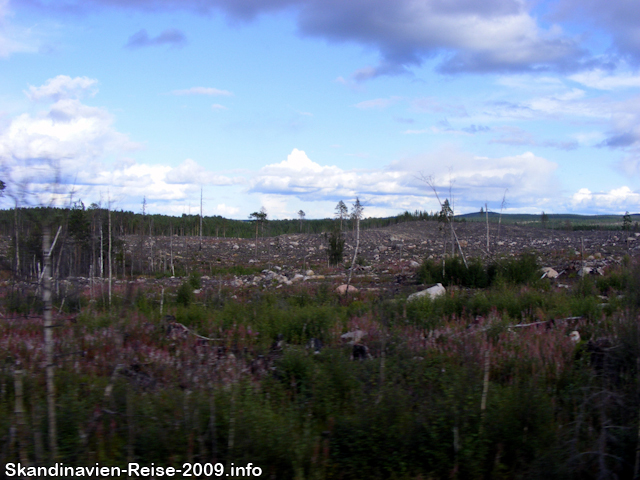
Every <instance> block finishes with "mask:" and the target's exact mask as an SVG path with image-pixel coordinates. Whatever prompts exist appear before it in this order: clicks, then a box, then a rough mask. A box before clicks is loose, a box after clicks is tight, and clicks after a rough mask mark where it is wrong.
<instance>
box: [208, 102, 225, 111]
mask: <svg viewBox="0 0 640 480" xmlns="http://www.w3.org/2000/svg"><path fill="white" fill-rule="evenodd" d="M211 109H212V110H227V107H225V106H224V105H220V104H219V103H214V104H213V105H211Z"/></svg>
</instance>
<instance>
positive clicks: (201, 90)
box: [171, 87, 233, 97]
mask: <svg viewBox="0 0 640 480" xmlns="http://www.w3.org/2000/svg"><path fill="white" fill-rule="evenodd" d="M171 93H172V94H173V95H213V96H225V97H230V96H232V95H233V93H231V92H230V91H228V90H220V89H218V88H211V87H191V88H187V89H186V90H174V91H173V92H171Z"/></svg>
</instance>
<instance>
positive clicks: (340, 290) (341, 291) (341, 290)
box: [336, 284, 358, 295]
mask: <svg viewBox="0 0 640 480" xmlns="http://www.w3.org/2000/svg"><path fill="white" fill-rule="evenodd" d="M336 293H339V294H340V295H344V294H345V293H347V285H346V284H344V285H340V286H339V287H338V288H336ZM349 293H358V289H357V288H356V287H354V286H353V285H349Z"/></svg>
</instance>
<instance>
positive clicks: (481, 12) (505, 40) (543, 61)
mask: <svg viewBox="0 0 640 480" xmlns="http://www.w3.org/2000/svg"><path fill="white" fill-rule="evenodd" d="M67 4H71V5H74V6H75V7H76V8H90V7H89V6H83V5H82V2H81V1H80V0H68V1H67ZM95 4H102V5H109V6H119V7H123V8H139V9H154V10H158V9H167V10H174V9H187V10H191V11H196V12H199V13H204V14H208V13H211V12H212V11H214V10H221V11H223V12H225V13H226V14H227V15H228V16H229V18H231V19H233V20H243V21H246V20H250V19H252V18H255V17H256V16H258V15H260V14H264V13H270V12H276V11H282V10H284V9H288V10H289V11H293V12H295V13H296V14H297V24H298V31H299V33H300V34H301V35H304V36H312V37H319V38H322V39H325V40H328V41H331V42H348V43H357V44H359V45H362V46H365V47H367V48H371V49H374V50H375V51H377V52H378V53H379V55H380V62H379V63H378V64H377V65H374V66H364V67H363V68H361V69H359V70H357V71H356V72H354V73H353V74H352V79H353V80H355V81H362V80H367V79H370V78H374V77H376V76H378V75H394V74H399V73H405V72H407V71H409V70H408V69H409V68H411V67H414V66H419V65H420V64H421V63H422V62H423V61H424V60H425V59H427V58H432V57H434V56H438V57H439V58H440V59H441V62H440V66H439V68H440V70H441V71H443V72H446V73H458V72H480V73H483V72H496V71H508V72H511V71H539V70H562V71H565V70H570V69H575V68H578V67H579V66H580V65H581V62H582V61H583V60H584V58H585V57H586V53H585V52H584V51H583V50H582V49H581V48H580V46H579V44H578V41H577V40H576V39H574V38H571V37H570V36H568V35H566V34H565V33H564V32H563V31H562V30H561V29H560V28H559V27H558V26H556V25H552V26H551V27H549V28H543V27H542V26H540V25H539V24H538V22H537V20H536V18H535V17H534V16H533V14H532V13H531V11H530V9H531V8H533V7H532V6H531V5H530V4H529V3H528V2H524V1H522V0H488V1H483V2H472V1H468V0H452V1H442V0H422V1H419V2H418V1H416V0H396V1H393V2H389V1H388V0H353V1H349V2H345V1H343V0H261V1H258V0H182V1H177V0H130V1H127V2H122V1H120V0H94V1H93V2H90V3H89V5H95ZM167 37H169V39H170V40H169V41H174V37H177V40H180V39H181V38H180V37H179V36H171V35H167ZM161 40H162V42H164V39H163V38H156V39H151V38H149V37H148V35H147V34H146V32H145V31H140V32H138V33H137V34H136V35H134V36H133V37H132V38H131V39H130V42H129V43H130V44H131V46H146V45H153V44H157V43H161Z"/></svg>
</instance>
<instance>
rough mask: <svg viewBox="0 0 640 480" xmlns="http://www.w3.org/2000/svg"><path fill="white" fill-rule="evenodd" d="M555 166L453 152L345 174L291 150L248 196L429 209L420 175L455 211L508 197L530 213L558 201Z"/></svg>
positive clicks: (528, 157)
mask: <svg viewBox="0 0 640 480" xmlns="http://www.w3.org/2000/svg"><path fill="white" fill-rule="evenodd" d="M556 168H557V165H556V164H555V163H553V162H550V161H549V160H546V159H545V158H542V157H538V156H536V155H534V154H533V153H530V152H526V153H523V154H521V155H515V156H510V157H502V158H488V157H477V156H476V157H474V156H472V155H469V154H467V153H463V152H459V151H458V150H456V149H454V148H448V149H443V150H440V151H437V152H433V153H431V154H427V155H421V156H417V157H412V158H408V159H403V160H401V161H397V162H392V163H391V164H389V165H387V166H386V167H384V168H379V169H367V170H355V169H351V170H346V169H342V168H339V167H337V166H323V165H320V164H318V163H316V162H314V161H312V160H311V159H309V158H308V157H307V155H306V154H305V152H303V151H301V150H297V149H294V150H293V152H292V153H291V154H290V155H289V156H288V158H287V160H286V161H283V162H280V163H278V164H273V165H267V166H266V167H263V168H262V169H261V170H260V171H259V172H258V173H257V174H256V176H255V177H254V178H253V179H252V180H251V187H250V189H249V191H250V192H251V193H260V194H263V195H281V196H284V197H289V198H291V197H295V198H297V199H299V200H302V201H309V202H311V201H320V200H329V201H333V200H334V199H335V200H336V201H337V200H340V199H345V200H346V199H352V198H355V197H356V196H360V197H361V198H362V199H366V200H367V201H368V203H369V205H370V206H377V207H381V208H392V209H410V210H413V209H416V208H419V209H423V208H426V209H434V208H436V202H435V200H434V199H433V196H432V194H431V192H430V189H429V187H428V186H427V185H426V184H424V182H422V181H421V180H420V179H419V178H417V177H418V176H419V172H424V173H425V174H428V175H433V178H434V182H435V185H436V186H437V188H438V190H439V192H440V193H441V194H442V195H445V194H446V192H448V188H449V180H450V179H451V181H452V186H453V189H454V193H455V195H456V198H457V199H458V203H457V205H458V206H459V207H460V208H461V209H462V210H461V211H464V209H466V208H471V209H474V210H475V209H477V205H478V204H479V203H478V202H481V203H484V201H485V200H491V199H496V201H499V199H501V198H502V195H503V193H504V189H505V188H508V189H509V192H510V197H511V198H510V203H511V204H512V205H513V206H527V207H533V206H535V205H541V204H546V203H545V202H547V201H550V200H548V199H550V198H554V197H557V196H558V194H557V180H556V179H555V177H554V174H555V170H556Z"/></svg>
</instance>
